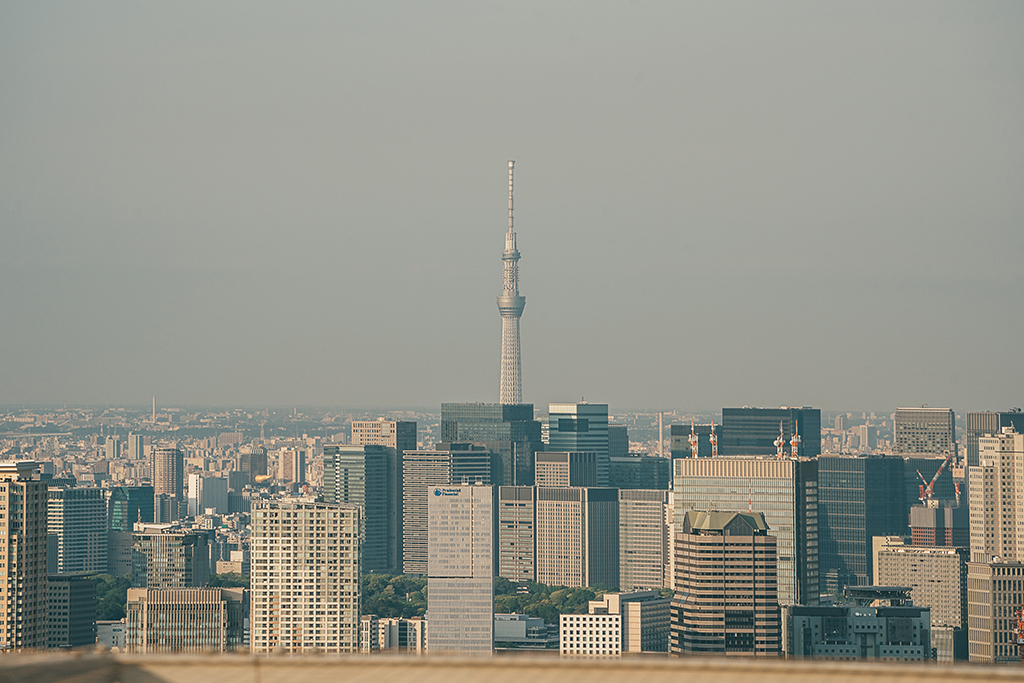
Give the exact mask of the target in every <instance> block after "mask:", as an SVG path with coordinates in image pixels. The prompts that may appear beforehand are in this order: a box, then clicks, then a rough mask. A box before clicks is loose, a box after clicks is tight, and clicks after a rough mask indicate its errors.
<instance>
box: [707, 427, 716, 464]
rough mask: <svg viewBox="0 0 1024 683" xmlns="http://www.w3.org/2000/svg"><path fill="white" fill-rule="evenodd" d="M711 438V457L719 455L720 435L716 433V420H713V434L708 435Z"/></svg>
mask: <svg viewBox="0 0 1024 683" xmlns="http://www.w3.org/2000/svg"><path fill="white" fill-rule="evenodd" d="M708 438H709V439H710V440H711V457H712V458H717V457H718V436H717V435H716V434H715V421H714V420H712V421H711V436H709V437H708Z"/></svg>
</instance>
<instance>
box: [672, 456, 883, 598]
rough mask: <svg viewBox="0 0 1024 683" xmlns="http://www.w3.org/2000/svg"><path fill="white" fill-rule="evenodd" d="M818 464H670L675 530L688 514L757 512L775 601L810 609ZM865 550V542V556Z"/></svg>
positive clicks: (725, 460) (724, 460)
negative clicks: (768, 535)
mask: <svg viewBox="0 0 1024 683" xmlns="http://www.w3.org/2000/svg"><path fill="white" fill-rule="evenodd" d="M819 462H820V459H819V460H808V459H800V460H793V459H790V458H784V459H781V460H780V459H778V458H774V457H771V458H741V457H723V456H719V457H717V458H679V459H677V460H673V461H672V465H673V467H674V468H675V486H674V490H673V498H674V506H675V515H674V522H675V524H676V527H677V529H678V528H679V525H680V524H681V523H682V520H683V515H684V514H685V513H686V512H687V511H688V510H714V509H718V510H748V511H753V512H759V513H763V514H764V517H765V520H766V522H767V524H768V526H769V528H770V529H771V530H772V535H773V536H774V537H775V539H776V544H777V546H778V549H779V554H778V560H777V562H778V569H777V572H778V574H777V576H778V593H779V602H780V603H781V604H784V605H792V604H805V605H815V604H817V603H818V590H819V589H818V581H819V576H818V573H819V566H820V562H821V557H820V550H819V537H820V535H821V534H822V533H823V532H822V530H821V520H820V518H819V510H818V505H819V502H820V497H819V496H820V488H819V477H820V473H819V471H818V468H819ZM901 462H902V461H901ZM869 551H870V543H869V545H868V550H867V551H865V552H869Z"/></svg>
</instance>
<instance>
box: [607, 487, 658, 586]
mask: <svg viewBox="0 0 1024 683" xmlns="http://www.w3.org/2000/svg"><path fill="white" fill-rule="evenodd" d="M668 493H669V492H668V491H663V490H660V489H619V588H620V589H622V590H625V591H635V590H656V589H658V588H662V587H663V586H664V585H665V573H666V568H667V567H668V545H669V542H668V539H669V536H668V524H666V522H665V517H666V515H665V508H666V506H667V505H668Z"/></svg>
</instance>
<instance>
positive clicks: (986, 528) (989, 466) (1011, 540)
mask: <svg viewBox="0 0 1024 683" xmlns="http://www.w3.org/2000/svg"><path fill="white" fill-rule="evenodd" d="M978 454H979V455H978V458H979V464H978V465H977V466H975V467H969V468H968V477H969V486H968V489H969V492H970V510H971V561H972V562H988V561H990V560H995V559H996V558H998V559H999V560H1002V561H1004V562H1005V561H1008V560H1024V557H1022V554H1024V470H1022V466H1024V434H1017V433H1016V432H1014V431H1013V429H1012V427H1006V428H1005V429H1004V430H1003V431H1002V432H1001V433H1000V434H996V435H992V436H981V437H979V438H978Z"/></svg>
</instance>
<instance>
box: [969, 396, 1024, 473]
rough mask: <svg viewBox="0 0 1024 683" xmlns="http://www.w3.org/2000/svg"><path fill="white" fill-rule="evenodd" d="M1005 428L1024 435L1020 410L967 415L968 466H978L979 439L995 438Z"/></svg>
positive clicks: (1023, 415)
mask: <svg viewBox="0 0 1024 683" xmlns="http://www.w3.org/2000/svg"><path fill="white" fill-rule="evenodd" d="M1003 427H1013V430H1014V431H1015V432H1017V433H1018V434H1024V413H1022V412H1021V410H1020V408H1014V409H1013V410H1010V411H1006V412H999V413H995V412H981V413H967V429H966V431H965V432H964V451H965V452H966V458H967V464H968V465H971V466H974V465H977V464H978V437H979V436H986V435H988V436H995V435H996V434H999V433H1000V432H1001V431H1002V429H1003Z"/></svg>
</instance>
